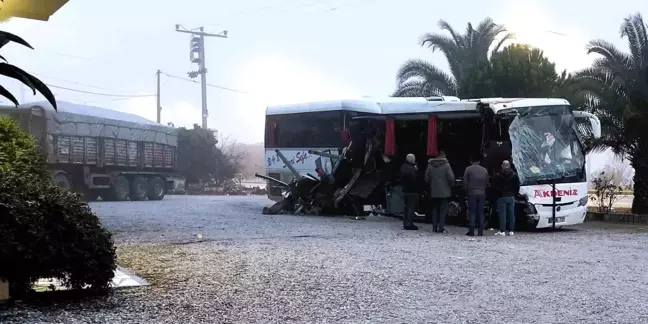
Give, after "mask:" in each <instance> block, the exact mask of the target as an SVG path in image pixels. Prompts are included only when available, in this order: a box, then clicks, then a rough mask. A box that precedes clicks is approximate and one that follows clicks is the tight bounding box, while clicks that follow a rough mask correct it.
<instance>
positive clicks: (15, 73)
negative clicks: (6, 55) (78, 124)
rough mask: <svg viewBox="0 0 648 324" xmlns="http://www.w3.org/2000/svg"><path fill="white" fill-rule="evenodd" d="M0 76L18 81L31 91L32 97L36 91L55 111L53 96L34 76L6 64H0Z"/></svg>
mask: <svg viewBox="0 0 648 324" xmlns="http://www.w3.org/2000/svg"><path fill="white" fill-rule="evenodd" d="M0 75H4V76H7V77H10V78H14V79H16V80H19V81H20V82H22V83H24V84H25V85H26V86H28V87H29V88H30V89H32V91H33V93H34V95H36V91H38V92H40V94H42V95H43V97H45V99H47V101H48V102H49V103H50V104H51V105H52V107H53V108H54V110H57V106H56V98H54V94H53V93H52V91H51V90H50V89H49V88H48V87H47V85H46V84H45V83H43V82H42V81H41V80H39V79H38V78H36V77H35V76H33V75H31V74H29V73H27V72H26V71H24V70H22V69H21V68H19V67H17V66H13V65H11V64H7V63H0Z"/></svg>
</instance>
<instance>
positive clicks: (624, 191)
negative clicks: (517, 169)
mask: <svg viewBox="0 0 648 324" xmlns="http://www.w3.org/2000/svg"><path fill="white" fill-rule="evenodd" d="M587 193H588V194H590V195H594V194H596V191H595V190H592V189H589V190H587ZM621 194H622V195H624V196H632V195H633V192H632V190H623V191H621Z"/></svg>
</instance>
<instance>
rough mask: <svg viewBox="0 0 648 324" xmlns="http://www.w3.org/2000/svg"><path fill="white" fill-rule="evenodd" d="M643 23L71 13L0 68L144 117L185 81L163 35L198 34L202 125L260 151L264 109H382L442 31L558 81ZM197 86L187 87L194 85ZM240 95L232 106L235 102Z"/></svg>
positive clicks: (284, 2) (425, 15) (173, 45)
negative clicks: (506, 52)
mask: <svg viewBox="0 0 648 324" xmlns="http://www.w3.org/2000/svg"><path fill="white" fill-rule="evenodd" d="M635 12H642V13H644V14H646V15H648V2H646V1H645V0H624V1H620V2H619V3H615V4H614V5H612V6H610V5H605V6H597V5H595V3H592V2H585V1H584V0H573V1H564V0H562V1H558V0H543V1H538V0H528V1H524V2H522V1H512V0H493V1H487V2H486V1H476V0H472V1H467V0H455V1H452V2H446V3H445V4H444V5H443V6H440V4H439V3H438V2H434V1H421V0H400V1H395V0H346V1H344V0H319V1H317V0H300V1H297V0H270V1H261V0H246V1H240V2H235V1H222V0H184V1H170V0H138V1H133V0H130V1H126V0H112V1H100V0H85V1H81V0H70V2H69V3H68V4H67V5H65V6H64V7H63V8H62V9H61V10H60V11H59V12H57V13H56V14H55V15H54V16H53V17H52V18H51V19H50V21H48V22H36V21H30V20H24V19H13V20H10V21H9V22H6V23H4V24H3V26H2V27H3V29H4V30H5V31H9V32H13V33H15V34H17V35H19V36H21V37H23V38H25V39H26V40H27V41H28V42H30V43H31V45H32V46H33V47H34V48H35V50H30V49H27V48H24V47H21V46H19V45H15V44H12V45H7V46H6V47H5V48H3V53H2V55H3V56H4V57H5V58H7V59H8V60H9V62H10V63H12V64H15V65H18V66H20V67H21V68H23V69H25V70H27V71H28V72H31V73H34V74H35V75H36V76H37V77H39V78H41V80H43V81H44V82H45V83H47V84H49V85H54V86H57V87H65V88H71V89H75V90H80V91H86V92H96V93H104V94H112V95H128V96H141V97H118V96H103V95H96V94H85V93H81V92H78V91H70V90H64V89H60V88H54V87H53V88H52V90H53V92H54V93H55V95H56V97H57V99H58V100H65V101H70V102H74V103H81V104H88V105H93V106H99V107H103V108H109V109H115V110H120V111H125V112H131V113H134V114H137V115H140V116H143V117H146V118H148V119H151V120H155V118H156V98H155V96H154V94H155V91H156V89H155V84H156V83H155V72H156V71H157V70H158V69H160V70H162V71H163V72H164V73H166V74H168V75H171V76H176V77H181V78H186V77H187V72H188V71H192V70H196V69H197V66H196V65H195V64H192V63H191V62H190V61H189V37H190V36H189V35H187V34H183V33H178V32H176V31H175V25H176V24H181V25H182V26H184V27H186V28H189V29H191V28H197V27H200V26H204V27H205V31H207V32H211V33H219V32H221V31H222V30H225V29H226V30H228V38H226V39H224V38H215V37H212V38H207V39H206V42H205V43H206V44H205V46H206V47H205V51H206V65H207V70H208V74H207V82H208V83H209V84H210V85H214V86H222V87H227V88H230V89H235V90H238V91H239V92H235V91H227V90H223V89H218V88H217V87H213V86H210V87H208V93H207V96H208V99H207V105H208V108H209V118H208V125H209V127H210V128H213V129H217V130H218V131H219V133H220V134H221V135H224V136H227V137H230V138H233V139H236V140H237V141H239V142H245V143H255V142H261V141H262V140H263V129H264V125H263V120H264V110H265V107H266V106H268V105H275V104H289V103H297V102H303V101H314V100H325V99H342V98H356V97H362V96H373V97H379V98H380V97H386V96H388V95H389V94H390V93H391V92H392V91H393V90H394V87H395V74H396V71H397V70H398V68H399V66H400V65H401V64H402V63H403V62H404V61H406V60H407V59H412V58H420V59H426V60H428V61H430V62H432V63H434V64H436V65H438V66H440V67H442V68H443V69H446V70H447V63H446V61H445V59H444V57H443V56H442V55H441V54H439V53H432V52H431V51H430V50H429V49H427V48H422V47H420V46H419V45H418V39H419V37H420V36H421V35H422V34H424V33H427V32H437V31H439V29H438V27H437V21H438V20H439V19H444V20H446V21H448V22H449V23H450V24H451V25H452V26H454V27H455V28H456V29H457V30H460V31H463V30H465V27H466V24H467V23H468V22H472V23H473V24H475V25H476V24H477V23H478V22H479V21H481V20H482V19H483V18H484V17H486V16H490V17H492V18H493V19H494V20H495V22H497V23H501V24H504V25H506V26H507V28H508V29H509V30H510V31H512V32H514V33H515V34H516V36H517V41H518V42H523V43H527V44H530V45H533V46H537V47H540V48H542V49H543V50H544V51H545V54H546V55H547V56H548V57H549V58H550V59H552V60H553V61H555V62H556V64H557V66H558V68H559V69H567V70H568V71H574V70H578V69H581V68H584V67H587V66H588V64H589V63H590V62H591V61H592V59H593V56H588V55H586V52H585V45H586V43H587V41H589V40H591V39H598V38H601V39H605V40H608V41H611V42H613V43H614V44H616V45H617V46H619V47H620V48H622V49H624V50H627V45H626V43H625V42H624V40H622V39H621V38H620V34H619V26H620V24H621V22H622V20H623V18H625V17H627V16H628V15H630V14H633V13H635ZM166 74H163V75H162V78H161V85H162V87H161V91H160V94H161V105H162V107H163V110H162V122H163V123H167V122H173V123H174V124H175V125H176V126H191V125H193V124H194V123H198V124H200V123H201V112H200V107H201V101H200V100H201V96H200V85H199V84H198V83H193V82H189V81H186V80H182V79H178V78H172V77H168V76H167V75H166ZM196 80H198V79H196ZM5 84H7V88H9V90H10V91H12V92H13V93H16V94H18V95H17V96H16V97H17V98H18V99H19V100H21V99H23V100H21V101H27V102H29V101H32V100H33V101H36V100H42V98H40V97H38V96H37V97H33V96H32V95H31V93H30V92H29V91H22V92H21V90H20V89H21V88H20V87H19V86H18V84H17V83H12V82H10V81H5V80H3V85H5ZM241 92H244V93H241Z"/></svg>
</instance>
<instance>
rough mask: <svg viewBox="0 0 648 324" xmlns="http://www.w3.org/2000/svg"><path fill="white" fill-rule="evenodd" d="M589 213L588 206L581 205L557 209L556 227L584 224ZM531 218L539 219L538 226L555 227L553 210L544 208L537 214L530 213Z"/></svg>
mask: <svg viewBox="0 0 648 324" xmlns="http://www.w3.org/2000/svg"><path fill="white" fill-rule="evenodd" d="M586 215H587V206H579V207H576V208H570V209H568V210H560V211H558V210H557V211H556V227H563V226H571V225H578V224H583V222H585V216H586ZM529 217H530V218H534V219H537V222H538V223H537V225H536V228H549V227H553V218H552V213H551V211H550V210H549V211H547V210H543V211H540V212H538V214H536V215H529Z"/></svg>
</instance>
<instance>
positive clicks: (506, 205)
mask: <svg viewBox="0 0 648 324" xmlns="http://www.w3.org/2000/svg"><path fill="white" fill-rule="evenodd" d="M491 185H492V187H493V189H494V191H495V194H496V195H497V197H498V198H497V212H498V213H499V227H500V228H499V231H498V232H497V233H495V235H501V236H504V235H506V231H507V230H508V235H513V231H514V229H515V195H516V194H517V193H518V192H519V191H520V179H519V178H518V175H517V173H515V171H513V169H511V164H510V163H509V161H507V160H504V162H502V169H500V171H499V172H498V173H497V174H495V175H494V176H493V179H492V180H491Z"/></svg>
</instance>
